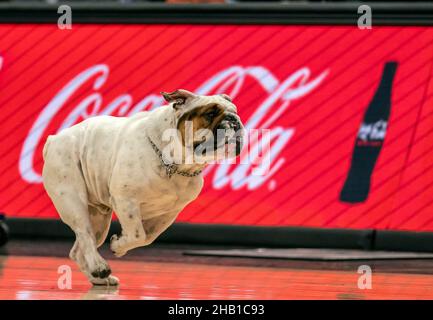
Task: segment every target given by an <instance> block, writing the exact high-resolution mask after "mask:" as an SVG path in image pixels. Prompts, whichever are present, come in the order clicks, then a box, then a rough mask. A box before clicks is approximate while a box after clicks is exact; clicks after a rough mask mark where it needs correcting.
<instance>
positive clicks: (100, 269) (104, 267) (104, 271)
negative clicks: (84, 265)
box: [90, 262, 111, 279]
mask: <svg viewBox="0 0 433 320" xmlns="http://www.w3.org/2000/svg"><path fill="white" fill-rule="evenodd" d="M90 274H91V275H92V277H94V278H100V279H105V278H108V276H109V275H110V274H111V269H110V267H109V266H108V264H107V263H106V262H105V263H101V264H99V265H98V266H97V267H96V268H95V269H93V270H92V271H91V272H90Z"/></svg>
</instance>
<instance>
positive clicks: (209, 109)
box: [42, 89, 244, 285]
mask: <svg viewBox="0 0 433 320" xmlns="http://www.w3.org/2000/svg"><path fill="white" fill-rule="evenodd" d="M162 95H163V96H164V98H165V100H166V101H167V102H169V104H168V105H165V106H162V107H160V108H157V109H155V110H153V111H150V112H140V113H138V114H135V115H134V116H131V117H127V118H125V117H123V118H122V117H111V116H98V117H93V118H90V119H87V120H85V121H83V122H81V123H79V124H77V125H74V126H72V127H70V128H68V129H65V130H63V131H61V132H60V133H58V134H56V135H52V136H49V137H48V139H47V141H46V143H45V146H44V149H43V156H44V161H45V162H44V167H43V172H42V176H43V183H44V187H45V189H46V191H47V193H48V195H49V196H50V198H51V200H52V201H53V203H54V206H55V207H56V209H57V211H58V212H59V215H60V217H61V219H62V220H63V222H65V223H66V224H67V225H68V226H69V227H70V228H71V229H72V230H73V231H74V232H75V235H76V241H75V244H74V246H73V248H72V250H71V252H70V254H69V256H70V258H71V259H72V260H74V261H76V263H77V264H78V266H79V267H80V269H81V270H82V272H83V273H85V274H86V276H87V277H88V278H89V280H90V282H92V283H93V284H95V285H100V284H103V285H117V284H118V282H119V281H118V279H117V278H116V277H114V276H112V275H110V274H111V270H110V267H109V266H108V264H107V262H106V261H105V260H104V259H103V258H102V257H101V256H100V255H99V253H98V251H97V248H98V247H99V246H101V245H102V244H103V243H104V241H105V239H106V237H107V233H108V230H109V227H110V222H111V217H112V212H113V210H114V211H115V212H116V215H117V217H118V219H119V222H120V224H121V227H122V233H121V235H119V236H118V235H113V236H112V238H111V244H110V247H111V250H112V251H113V252H114V254H115V255H116V256H117V257H121V256H123V255H124V254H125V253H127V252H128V251H129V250H131V249H134V248H137V247H140V246H146V245H149V244H151V243H152V242H153V241H154V240H155V239H156V238H157V237H158V236H159V235H160V234H161V233H162V232H163V231H164V230H166V229H167V228H168V227H169V226H170V225H171V224H172V223H173V222H174V220H175V219H176V217H177V215H178V214H179V212H180V211H181V210H182V209H183V208H184V207H185V206H186V205H187V204H188V203H190V202H191V201H193V200H194V199H195V198H196V197H197V196H198V195H199V193H200V191H201V189H202V186H203V177H202V176H201V171H202V170H203V168H204V166H205V165H206V164H207V163H208V162H209V161H212V160H219V159H221V158H233V157H236V156H237V155H239V153H240V150H241V148H242V135H243V130H244V128H243V125H242V123H241V121H240V118H239V116H238V115H237V110H236V106H235V105H234V104H233V103H232V101H231V99H230V98H229V97H228V96H227V95H224V94H223V95H214V96H199V95H195V94H193V93H191V92H189V91H186V90H182V89H181V90H177V91H175V92H172V93H165V92H163V93H162ZM221 132H223V134H222V135H221V134H220V133H221ZM191 153H192V156H191Z"/></svg>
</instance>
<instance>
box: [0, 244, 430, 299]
mask: <svg viewBox="0 0 433 320" xmlns="http://www.w3.org/2000/svg"><path fill="white" fill-rule="evenodd" d="M71 244H72V243H71V242H70V241H39V240H29V241H22V240H20V241H12V242H10V243H9V244H8V246H7V247H6V248H2V249H0V254H1V255H0V299H144V300H153V299H433V259H409V260H374V261H372V260H369V261H302V260H282V259H254V258H233V257H209V256H188V255H184V253H185V251H186V250H190V249H198V250H200V249H209V247H206V248H204V247H197V246H195V247H191V246H175V245H168V244H157V245H152V246H150V247H148V248H141V249H137V250H136V251H135V252H131V254H128V255H127V256H126V257H124V258H121V259H116V258H114V257H113V256H112V255H111V253H110V252H109V250H108V248H107V245H105V247H104V248H103V250H102V254H103V256H104V257H106V258H107V259H108V260H109V263H110V265H111V268H112V271H113V274H114V275H116V276H117V277H119V278H120V281H121V284H120V286H119V287H117V288H116V287H114V288H111V287H92V286H91V285H90V284H89V283H88V282H87V279H86V278H85V277H84V276H83V275H82V274H81V273H80V272H79V270H78V269H77V267H76V266H75V264H74V263H73V262H72V261H70V260H69V259H68V258H67V254H68V251H69V247H70V246H71ZM360 265H369V266H370V267H371V269H372V271H373V273H372V278H371V280H372V282H371V283H372V288H371V289H360V288H359V287H358V280H359V277H360V276H361V274H359V273H358V272H357V271H358V267H359V266H360ZM69 267H70V268H71V269H70V270H71V271H72V273H71V288H64V286H62V285H61V284H60V285H59V278H60V277H61V276H62V275H63V274H64V273H63V272H64V270H65V268H66V269H67V268H69ZM60 282H61V283H63V282H62V281H60Z"/></svg>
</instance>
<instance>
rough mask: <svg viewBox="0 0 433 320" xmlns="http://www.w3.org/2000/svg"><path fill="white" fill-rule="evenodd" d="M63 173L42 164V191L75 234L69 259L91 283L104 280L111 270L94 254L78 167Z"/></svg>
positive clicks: (93, 242) (60, 169) (95, 249)
mask: <svg viewBox="0 0 433 320" xmlns="http://www.w3.org/2000/svg"><path fill="white" fill-rule="evenodd" d="M76 169H77V170H75V171H74V170H70V171H65V169H64V167H50V166H49V164H47V163H46V165H45V167H44V172H45V173H48V172H50V173H51V174H50V175H48V174H46V176H45V177H44V185H45V189H46V190H47V192H48V193H49V195H50V197H51V200H52V201H53V203H54V206H55V207H56V209H57V212H58V213H59V215H60V218H61V219H62V221H63V222H64V223H66V224H67V225H68V226H69V227H70V228H71V229H72V231H74V233H75V235H76V243H75V245H74V247H73V248H72V250H71V253H70V257H71V258H72V259H73V260H74V261H76V262H77V264H79V267H80V269H81V270H82V271H83V272H84V273H85V274H86V275H87V276H88V277H89V280H90V281H91V282H92V283H94V282H95V281H93V280H95V279H105V278H107V277H108V276H109V275H110V273H111V270H110V268H109V266H108V264H107V262H106V261H105V260H104V259H103V258H102V257H101V256H100V255H99V253H98V251H97V241H96V238H95V234H94V233H93V229H92V224H91V220H90V214H89V207H88V203H87V188H86V185H85V182H84V179H83V178H82V175H81V172H80V171H79V168H76Z"/></svg>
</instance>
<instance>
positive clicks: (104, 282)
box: [90, 275, 119, 286]
mask: <svg viewBox="0 0 433 320" xmlns="http://www.w3.org/2000/svg"><path fill="white" fill-rule="evenodd" d="M90 282H92V284H93V285H95V286H117V285H119V279H118V278H117V277H115V276H112V275H110V276H108V277H107V278H105V279H99V278H92V279H91V280H90Z"/></svg>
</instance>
